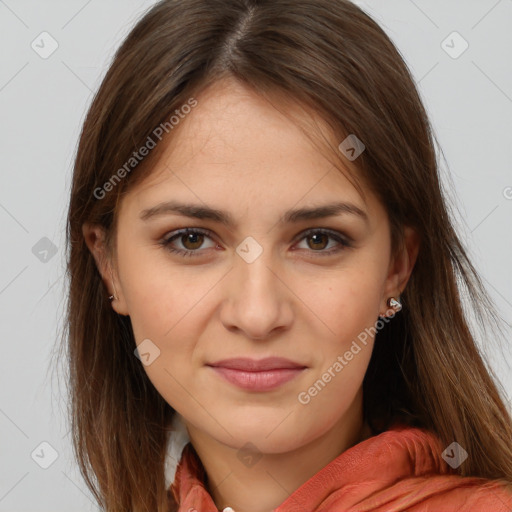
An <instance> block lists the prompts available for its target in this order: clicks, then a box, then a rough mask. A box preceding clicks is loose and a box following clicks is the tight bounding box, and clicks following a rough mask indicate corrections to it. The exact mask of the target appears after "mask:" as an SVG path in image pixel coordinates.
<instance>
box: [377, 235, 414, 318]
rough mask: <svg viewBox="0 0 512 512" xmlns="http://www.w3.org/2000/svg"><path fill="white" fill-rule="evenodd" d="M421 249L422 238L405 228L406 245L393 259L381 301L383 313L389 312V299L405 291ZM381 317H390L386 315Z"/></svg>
mask: <svg viewBox="0 0 512 512" xmlns="http://www.w3.org/2000/svg"><path fill="white" fill-rule="evenodd" d="M419 248H420V237H419V235H418V233H417V232H416V231H415V230H414V229H413V228H412V227H410V226H405V227H404V244H403V247H402V248H401V249H400V251H399V252H398V254H397V255H396V256H395V257H394V258H392V259H391V262H390V264H389V270H388V276H387V279H386V282H385V285H384V293H383V295H382V300H381V309H380V310H381V311H384V312H389V310H390V307H389V306H388V305H387V300H388V298H389V297H395V299H396V298H398V296H399V295H400V294H401V293H402V292H403V291H404V289H405V287H406V286H407V283H408V281H409V278H410V276H411V273H412V270H413V268H414V264H415V263H416V259H417V257H418V253H419ZM380 316H381V317H384V316H388V315H386V313H384V314H381V315H380Z"/></svg>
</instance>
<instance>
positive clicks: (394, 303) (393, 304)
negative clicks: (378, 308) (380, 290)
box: [387, 296, 402, 311]
mask: <svg viewBox="0 0 512 512" xmlns="http://www.w3.org/2000/svg"><path fill="white" fill-rule="evenodd" d="M387 305H388V307H390V308H395V309H396V310H397V311H400V310H401V309H402V303H401V302H400V296H398V299H395V298H394V297H389V299H388V300H387Z"/></svg>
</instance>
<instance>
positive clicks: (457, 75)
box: [0, 0, 512, 512]
mask: <svg viewBox="0 0 512 512" xmlns="http://www.w3.org/2000/svg"><path fill="white" fill-rule="evenodd" d="M153 3H154V2H153V1H138V2H136V1H134V0H131V1H126V0H123V1H121V0H115V1H114V0H108V1H100V0H89V1H86V0H72V1H70V0H67V1H63V0H61V1H56V0H51V1H50V0H47V1H44V2H43V1H35V0H34V1H28V0H21V1H20V0H5V1H3V0H0V44H1V48H2V49H1V66H0V109H1V110H0V111H1V119H2V122H1V124H0V148H1V155H2V162H1V169H2V170H1V173H0V228H1V238H2V250H1V252H0V254H1V265H0V315H1V320H0V329H1V343H2V345H1V347H2V357H1V358H0V375H1V386H0V458H1V459H0V460H1V463H0V511H7V510H8V511H52V512H58V511H66V512H69V511H75V510H80V511H86V510H87V511H88V510H97V507H96V506H95V505H94V503H93V502H92V499H91V495H90V493H89V492H88V491H87V490H86V488H85V485H84V483H83V482H82V480H81V477H80V476H79V473H78V471H77V469H76V467H75V465H74V462H73V460H72V456H71V445H70V437H69V428H68V426H67V424H66V420H65V415H64V411H65V407H66V406H65V391H66V390H65V387H66V385H65V382H64V380H63V378H62V376H61V375H60V374H58V373H55V371H54V368H53V366H54V363H53V361H54V359H53V355H52V354H53V351H54V350H55V344H56V342H57V341H56V340H58V336H59V335H60V332H61V329H62V317H63V314H64V297H65V285H66V283H65V279H64V278H63V275H64V268H65V262H64V254H65V249H64V226H65V215H66V210H67V201H68V191H69V184H70V177H71V167H72V162H73V158H74V154H75V150H76V145H77V141H78V136H79V131H80V128H81V124H82V122H83V120H84V115H85V112H86V109H87V107H88V106H89V104H90V102H91V100H92V92H93V91H95V90H96V89H97V87H98V86H99V83H100V80H101V78H102V77H103V75H104V73H105V71H106V69H107V67H108V64H109V62H110V60H111V58H112V56H113V54H114V51H115V50H116V49H117V47H118V45H119V43H120V42H121V41H122V39H123V38H124V37H125V36H126V35H127V33H128V31H129V30H130V28H131V27H132V26H133V24H134V23H135V21H136V20H137V19H138V18H139V16H140V15H141V13H143V12H144V11H145V10H146V9H147V8H148V7H150V6H151V5H152V4H153ZM356 3H357V4H358V5H360V6H361V7H363V8H364V9H365V10H366V11H367V12H368V13H370V14H371V15H372V16H373V17H374V18H375V19H376V20H377V21H378V22H379V23H380V24H381V26H382V27H383V28H384V29H385V31H386V32H387V33H388V34H389V36H390V37H391V38H392V40H393V41H394V42H395V44H396V45H397V46H398V48H399V50H400V51H401V53H402V55H403V56H404V58H405V60H406V62H407V63H408V65H409V66H410V68H411V70H412V72H413V75H414V77H415V79H416V81H417V83H418V84H419V88H420V93H421V95H422V97H423V99H424V102H425V105H426V107H427V110H428V112H429V115H430V118H431V120H432V123H433V126H434V129H435V132H436V134H437V136H438V139H439V142H440V144H441V148H442V149H443V151H444V154H445V156H446V161H447V164H448V166H444V165H443V168H442V171H443V181H445V182H446V183H448V182H450V183H451V184H450V183H448V185H447V186H449V187H452V186H453V187H454V189H455V191H456V197H455V200H456V202H457V207H458V208H459V209H460V217H458V218H457V222H458V224H459V225H460V233H461V237H462V239H463V242H464V243H465V244H466V246H467V247H468V249H469V251H470V255H471V257H472V258H473V261H474V264H475V265H476V267H477V269H478V270H479V271H480V272H481V274H482V277H483V279H484V283H485V285H486V286H487V288H488V290H489V291H490V293H491V296H492V297H493V299H494V300H495V302H496V305H497V306H498V310H499V312H500V314H501V315H502V316H503V318H504V319H505V320H506V322H507V323H508V324H509V325H510V324H511V323H512V322H511V320H512V292H511V290H512V273H511V265H510V263H511V261H512V241H511V236H510V233H511V229H510V225H511V220H512V172H511V162H512V149H511V136H512V123H511V121H510V120H511V116H512V70H511V64H510V63H511V62H512V32H511V31H510V27H511V26H512V0H500V1H496V0H480V1H476V0H473V1H464V2H462V1H453V0H452V1H448V2H447V1H441V0H435V1H428V2H427V1H426V0H415V1H412V0H393V1H389V0H388V1H384V0H368V1H365V2H363V1H359V2H356ZM43 31H46V32H48V33H49V34H50V35H51V37H52V38H53V39H54V40H55V41H56V42H57V44H58V48H57V49H56V51H55V52H54V53H53V54H52V55H50V56H49V57H48V58H46V59H43V58H42V57H41V56H40V55H39V54H38V53H36V51H35V50H34V49H33V48H32V47H31V44H32V42H33V41H35V43H34V44H39V47H40V48H39V51H42V50H43V48H42V46H43V43H41V37H39V35H40V34H41V33H42V32H43ZM453 31H457V32H458V33H460V35H461V36H462V38H464V40H466V41H467V43H468V44H469V47H468V49H467V50H466V51H465V52H464V53H462V54H461V55H456V54H458V53H459V52H460V50H461V49H463V46H462V44H463V41H462V40H461V39H457V37H455V38H454V37H453V36H450V37H449V38H448V39H447V40H446V38H447V37H448V36H449V35H450V34H451V33H452V32H453ZM44 37H48V36H44ZM444 40H446V42H445V43H444V44H442V42H443V41H444ZM50 44H51V41H50V39H45V42H44V49H46V50H48V49H50V48H51V46H50ZM450 47H451V48H450ZM445 50H446V51H445ZM447 51H448V52H451V54H452V56H450V55H449V53H447ZM454 56H457V58H453V57H454ZM510 339H511V337H510V332H509V333H508V340H510ZM509 345H510V343H507V344H506V345H505V346H504V347H503V349H502V350H500V349H499V347H496V346H494V345H491V344H488V343H485V345H484V347H483V350H484V351H485V353H486V355H487V357H488V359H489V361H490V364H491V365H492V368H494V369H495V371H496V372H497V375H498V377H499V378H500V379H501V382H502V383H503V386H504V387H505V389H506V390H508V391H507V393H508V396H509V397H510V396H512V392H511V390H512V372H511V369H510V364H511V362H512V353H511V351H510V346H509ZM42 442H47V443H49V444H50V445H51V446H52V447H53V448H54V449H55V450H56V452H57V454H58V457H57V459H56V460H55V461H54V462H53V464H51V465H50V466H49V467H48V469H43V468H42V467H40V464H43V465H44V464H45V463H46V464H48V463H50V462H51V453H52V452H51V449H50V448H48V447H47V446H46V445H43V446H42V447H41V446H40V444H41V443H42ZM34 450H35V453H34ZM41 450H42V451H41ZM33 453H34V456H33V457H32V456H31V454H33ZM37 454H39V457H38V456H37ZM43 454H44V455H43ZM36 460H37V461H38V462H37V463H36V462H35V461H36Z"/></svg>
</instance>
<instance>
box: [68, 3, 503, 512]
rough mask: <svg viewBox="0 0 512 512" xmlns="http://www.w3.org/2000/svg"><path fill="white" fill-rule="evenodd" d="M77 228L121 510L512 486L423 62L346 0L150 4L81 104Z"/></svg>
mask: <svg viewBox="0 0 512 512" xmlns="http://www.w3.org/2000/svg"><path fill="white" fill-rule="evenodd" d="M68 241H69V276H70V296H69V310H68V315H69V316H68V327H69V336H68V337H69V361H70V372H71V391H72V395H71V398H72V428H73V432H74V447H75V450H76V455H77V459H78V462H79V464H80V467H81V470H82V472H83V475H84V477H85V479H86V482H87V484H88V485H89V487H90V489H91V490H92V492H93V493H94V495H95V497H96V498H97V500H98V502H99V503H100V504H101V506H102V507H103V508H104V509H105V510H107V511H108V512H114V511H115V512H117V511H126V510H131V511H137V512H138V511H146V510H151V511H156V510H158V511H164V510H179V511H180V512H184V511H189V512H190V511H193V510H198V511H200V512H204V511H207V512H209V511H216V510H223V509H224V510H229V509H234V510H235V511H236V512H260V511H268V510H275V511H276V512H291V511H292V510H293V511H296V510H301V511H308V512H311V511H312V510H314V511H320V510H321V511H341V510H351V511H356V510H358V511H360V510H377V511H384V510H396V511H402V510H408V511H419V510H421V511H425V510H440V509H443V510H502V511H508V510H511V509H512V491H511V488H512V462H511V461H512V448H511V441H510V440H511V439H512V422H511V418H510V415H509V413H508V411H507V409H506V407H505V405H504V399H503V397H504V394H503V395H502V394H501V393H500V391H499V389H498V387H497V383H495V381H494V380H493V379H492V378H491V376H490V375H489V373H488V370H487V368H486V366H485V363H484V361H483V360H482V358H481V356H480V354H479V352H478V350H477V347H476V344H475V340H474V338H473V335H472V333H471V332H470V329H469V327H468V323H467V318H466V316H465V313H464V311H463V307H462V304H461V296H460V288H459V285H461V286H462V285H463V286H465V287H466V289H467V291H468V292H469V296H470V297H471V299H472V302H471V305H472V307H473V308H474V311H475V312H476V313H477V314H479V315H480V316H479V318H480V320H482V322H483V321H484V320H485V318H486V315H488V316H489V318H491V319H494V320H496V314H495V313H493V310H492V303H491V301H490V299H489V297H488V296H487V295H486V292H485V289H484V288H483V286H482V284H481V281H480V279H479V276H478V274H477V272H476V271H475V269H474V268H473V266H472V264H471V262H470V261H469V260H468V258H467V255H466V253H465V250H464V248H463V246H462V244H461V242H460V240H459V238H458V236H457V234H456V233H455V231H454V228H453V225H452V220H451V218H450V216H449V214H448V208H447V204H446V201H445V197H444V194H443V191H442V189H441V186H440V180H439V176H438V169H437V162H436V154H435V149H434V143H433V136H432V133H431V129H430V125H429V122H428V119H427V116H426V113H425V110H424V108H423V106H422V104H421V101H420V98H419V96H418V93H417V90H416V88H415V85H414V82H413V80H412V78H411V76H410V73H409V71H408V69H407V67H406V65H405V64H404V62H403V60H402V59H401V57H400V55H399V53H398V52H397V50H396V48H395V47H394V46H393V44H392V43H391V41H390V40H389V38H388V37H387V36H386V35H385V33H384V32H383V31H382V29H380V28H379V27H378V26H377V24H376V23H375V22H374V21H372V20H371V19H370V18H369V17H368V16H367V15H366V14H365V13H363V12H362V11H361V10H360V9H359V8H358V7H356V6H355V5H353V4H351V3H350V2H348V1H347V0H180V1H172V0H164V1H161V2H160V3H158V4H156V5H155V6H154V7H153V8H151V9H150V10H149V12H148V13H147V14H146V15H145V16H144V17H143V19H141V20H140V21H139V22H138V23H137V25H136V26H135V27H134V29H133V30H132V31H131V33H130V34H129V35H128V37H127V38H126V40H125V41H124V43H123V44H122V46H121V48H120V49H119V51H118V52H117V54H116V56H115V59H114V61H113V63H112V65H111V67H110V69H109V71H108V72H107V74H106V77H105V79H104V81H103V83H102V85H101V87H100V89H99V91H98V93H97V95H96V97H95V98H94V101H93V103H92V105H91V107H90V110H89V113H88V115H87V118H86V120H85V123H84V126H83V131H82V134H81V137H80V143H79V147H78V152H77V157H76V162H75V168H74V176H73V184H72V190H71V200H70V206H69V216H68ZM109 299H110V300H109ZM180 419H181V420H182V422H183V424H184V425H185V427H186V432H187V439H189V441H190V442H187V444H186V446H185V447H184V449H183V451H182V452H181V450H179V451H178V455H177V457H178V458H179V464H178V466H177V468H176V472H175V474H173V475H172V477H173V478H172V485H170V486H169V485H168V483H169V482H167V483H166V481H165V475H164V466H165V462H166V456H167V457H168V450H169V444H168V434H169V433H170V439H171V441H172V440H173V436H174V435H175V434H177V432H175V431H174V430H173V429H174V425H177V422H178V421H179V420H180ZM464 507H465V508H464Z"/></svg>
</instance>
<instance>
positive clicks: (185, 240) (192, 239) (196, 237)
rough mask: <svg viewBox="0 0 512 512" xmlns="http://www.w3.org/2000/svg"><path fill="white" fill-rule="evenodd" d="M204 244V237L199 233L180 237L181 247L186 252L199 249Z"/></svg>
mask: <svg viewBox="0 0 512 512" xmlns="http://www.w3.org/2000/svg"><path fill="white" fill-rule="evenodd" d="M203 242H204V235H203V234H201V233H187V234H185V235H183V236H182V237H181V243H182V244H183V247H185V249H188V250H194V249H199V248H200V247H201V245H202V244H203Z"/></svg>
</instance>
